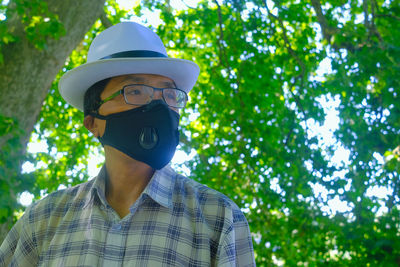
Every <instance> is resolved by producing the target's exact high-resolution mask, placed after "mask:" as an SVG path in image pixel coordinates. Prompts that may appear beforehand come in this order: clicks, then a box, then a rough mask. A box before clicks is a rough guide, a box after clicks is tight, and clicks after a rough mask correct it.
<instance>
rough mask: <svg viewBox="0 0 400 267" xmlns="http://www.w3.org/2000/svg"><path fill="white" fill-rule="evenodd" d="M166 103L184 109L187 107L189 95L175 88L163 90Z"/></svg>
mask: <svg viewBox="0 0 400 267" xmlns="http://www.w3.org/2000/svg"><path fill="white" fill-rule="evenodd" d="M163 96H164V100H165V102H166V103H167V104H168V105H170V106H171V107H175V108H183V107H185V105H186V101H187V95H186V93H185V92H184V91H181V90H179V89H174V88H165V89H164V90H163Z"/></svg>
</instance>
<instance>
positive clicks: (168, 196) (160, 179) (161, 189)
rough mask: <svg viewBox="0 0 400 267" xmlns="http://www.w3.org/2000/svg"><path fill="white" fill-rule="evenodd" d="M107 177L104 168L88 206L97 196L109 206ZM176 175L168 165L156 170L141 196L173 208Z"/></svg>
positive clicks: (95, 182) (94, 182)
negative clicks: (106, 194)
mask: <svg viewBox="0 0 400 267" xmlns="http://www.w3.org/2000/svg"><path fill="white" fill-rule="evenodd" d="M106 176H107V171H106V168H105V166H103V167H102V168H101V170H100V172H99V174H98V175H97V177H96V178H94V181H93V184H92V187H91V190H90V191H91V193H90V194H89V195H88V198H87V200H86V204H89V202H93V201H94V197H95V195H97V196H98V198H99V199H100V201H101V203H102V204H103V205H104V206H105V207H106V206H107V205H108V203H107V200H106V197H105V192H106ZM175 179H176V173H175V171H174V170H173V169H172V168H171V166H170V165H169V164H168V165H167V166H165V167H164V168H162V169H161V170H156V171H155V172H154V174H153V176H152V178H151V179H150V181H149V183H148V184H147V186H146V187H145V189H144V190H143V192H142V194H141V195H146V196H149V197H150V198H151V199H153V200H154V201H155V202H157V203H158V204H160V205H161V206H163V207H166V208H172V192H173V189H174V184H175ZM85 206H86V205H85Z"/></svg>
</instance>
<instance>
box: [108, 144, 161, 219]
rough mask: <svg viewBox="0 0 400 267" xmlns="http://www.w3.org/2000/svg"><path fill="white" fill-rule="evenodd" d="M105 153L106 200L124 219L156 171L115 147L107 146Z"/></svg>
mask: <svg viewBox="0 0 400 267" xmlns="http://www.w3.org/2000/svg"><path fill="white" fill-rule="evenodd" d="M104 151H105V158H106V161H105V164H106V169H107V179H106V199H107V201H108V203H109V204H110V206H111V207H112V208H113V209H114V210H115V211H116V212H117V213H118V215H119V216H120V217H121V218H123V217H125V216H126V215H127V214H129V207H130V206H132V204H133V203H135V201H136V200H137V199H138V197H139V196H140V194H141V193H142V192H143V190H144V189H145V187H146V186H147V184H148V183H149V181H150V179H151V177H152V176H153V174H154V169H152V168H151V167H150V166H149V165H147V164H145V163H143V162H140V161H137V160H134V159H132V158H131V157H129V156H127V155H126V154H124V153H122V152H120V151H118V150H116V149H115V148H113V147H110V146H105V148H104Z"/></svg>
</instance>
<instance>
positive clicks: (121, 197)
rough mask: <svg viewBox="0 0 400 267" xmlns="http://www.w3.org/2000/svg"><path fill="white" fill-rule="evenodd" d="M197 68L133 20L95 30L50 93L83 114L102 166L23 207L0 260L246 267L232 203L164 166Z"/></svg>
mask: <svg viewBox="0 0 400 267" xmlns="http://www.w3.org/2000/svg"><path fill="white" fill-rule="evenodd" d="M198 74H199V68H198V66H197V65H196V64H195V63H193V62H191V61H187V60H182V59H174V58H168V57H167V53H166V51H165V48H164V45H163V44H162V42H161V40H160V38H159V37H158V36H157V35H156V34H155V33H154V32H152V31H151V30H150V29H148V28H146V27H143V26H141V25H139V24H137V23H134V22H124V23H120V24H117V25H115V26H113V27H110V28H109V29H107V30H105V31H104V32H102V33H101V34H100V35H99V36H97V37H96V38H95V39H94V41H93V43H92V44H91V47H90V49H89V53H88V63H86V64H83V65H81V66H79V67H77V68H75V69H73V70H71V71H69V72H67V73H66V74H65V75H64V76H63V77H62V78H61V80H60V85H59V89H60V93H61V95H62V96H63V98H64V99H65V100H66V101H67V102H68V103H69V104H71V105H72V106H74V107H76V108H78V109H79V110H83V111H84V115H85V117H84V125H85V127H86V128H87V129H88V130H89V131H90V132H92V133H93V135H95V136H96V137H98V139H99V140H100V142H101V143H102V145H103V146H104V152H105V165H104V166H103V168H102V170H101V171H100V173H99V175H98V177H96V178H95V179H93V180H91V181H89V182H86V183H83V184H81V185H78V186H75V187H72V188H69V189H65V190H61V191H58V192H55V193H52V194H50V195H49V196H47V197H46V198H44V199H42V200H40V201H38V202H36V203H34V204H33V205H31V206H30V207H29V208H27V210H26V211H25V214H24V215H23V216H22V218H21V219H20V220H19V221H18V222H17V223H16V225H15V226H14V227H13V229H12V230H11V231H10V233H9V234H8V236H7V237H6V239H5V241H4V242H3V244H2V245H1V247H0V266H254V265H255V264H254V255H253V247H252V241H251V236H250V231H249V227H248V224H247V221H246V219H245V217H244V215H243V214H242V212H241V211H240V209H239V208H238V207H237V206H236V205H235V204H234V203H233V201H231V200H230V199H228V198H227V197H226V196H224V195H222V194H221V193H218V192H216V191H214V190H212V189H209V188H208V187H206V186H204V185H201V184H199V183H197V182H195V181H193V180H191V179H188V178H185V177H183V176H181V175H179V174H177V173H175V172H174V171H173V170H172V169H171V168H170V167H169V165H168V163H169V162H170V160H171V158H172V157H173V155H174V153H175V149H176V146H177V144H178V141H179V132H178V123H179V109H182V108H184V106H185V104H186V101H187V92H188V91H189V90H191V88H192V87H193V86H194V84H195V82H196V80H197V77H198Z"/></svg>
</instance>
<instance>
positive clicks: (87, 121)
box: [83, 115, 100, 137]
mask: <svg viewBox="0 0 400 267" xmlns="http://www.w3.org/2000/svg"><path fill="white" fill-rule="evenodd" d="M83 125H84V126H85V128H86V129H88V130H89V131H90V132H91V133H92V134H93V135H94V136H96V137H99V136H100V133H99V125H98V124H97V121H96V119H95V117H93V116H92V115H86V116H85V118H84V119H83Z"/></svg>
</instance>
